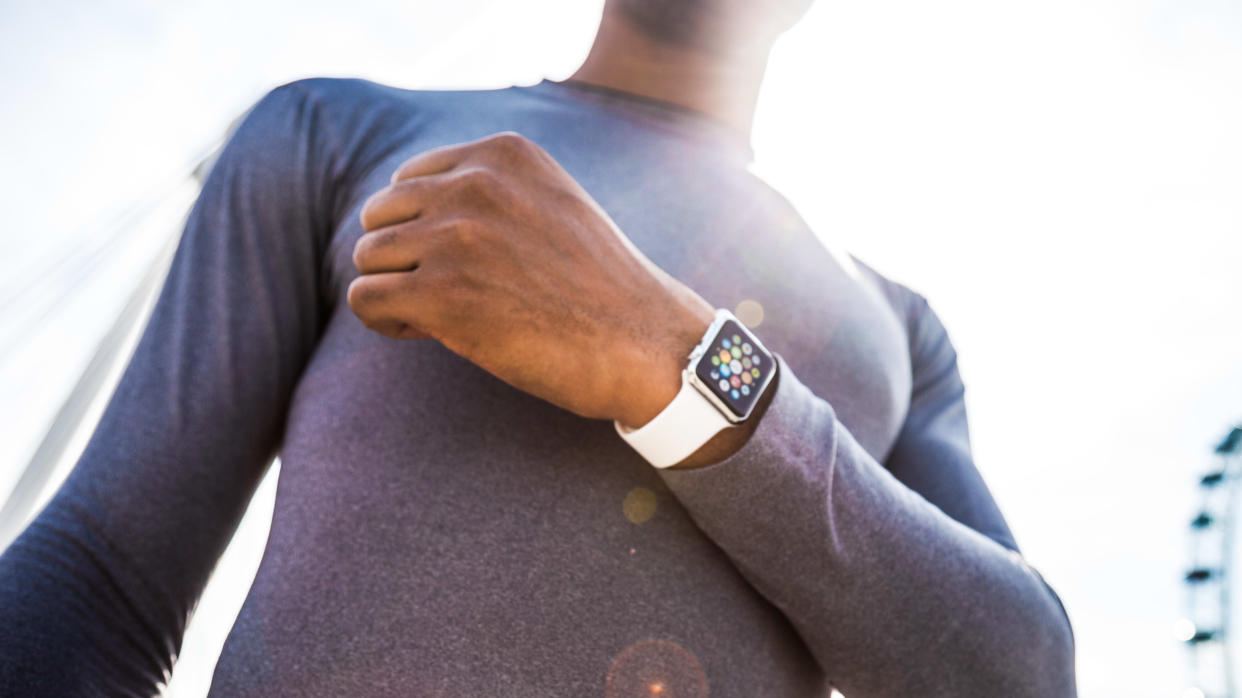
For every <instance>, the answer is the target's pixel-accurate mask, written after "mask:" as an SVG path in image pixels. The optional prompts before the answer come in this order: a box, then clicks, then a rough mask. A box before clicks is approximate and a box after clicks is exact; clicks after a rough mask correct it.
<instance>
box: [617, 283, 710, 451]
mask: <svg viewBox="0 0 1242 698" xmlns="http://www.w3.org/2000/svg"><path fill="white" fill-rule="evenodd" d="M691 294H692V295H693V298H691V299H687V301H685V302H682V303H680V304H678V311H677V312H675V313H667V314H665V315H664V317H665V318H667V319H668V321H669V322H668V323H667V324H665V325H664V326H663V327H662V329H660V330H658V331H655V332H652V333H651V334H650V335H649V336H648V339H649V340H650V341H649V342H646V343H644V346H643V348H642V349H641V350H639V351H637V352H635V353H634V355H633V356H632V357H631V358H630V359H629V360H628V361H627V362H626V364H625V365H626V366H628V367H629V368H627V369H626V370H623V371H622V372H621V375H620V386H619V388H618V390H616V391H614V393H613V394H614V395H615V396H617V406H618V409H617V414H616V416H615V417H614V419H616V421H618V422H620V423H621V424H622V425H624V426H626V427H629V428H632V429H636V428H638V427H641V426H642V425H644V424H646V423H647V422H649V421H651V420H652V419H654V418H655V416H656V415H658V414H660V412H661V411H663V410H664V408H665V407H667V406H668V404H669V403H670V402H672V401H673V398H674V397H676V396H677V392H678V391H679V390H681V383H682V371H684V370H685V368H686V365H687V363H688V361H689V359H688V356H689V354H690V351H691V350H692V349H694V347H695V346H697V345H698V343H699V342H700V341H701V340H702V339H703V333H704V332H706V331H707V327H708V326H709V325H711V323H712V320H713V319H714V318H715V309H714V308H713V307H712V306H711V304H710V303H708V302H707V301H705V300H703V298H702V297H700V296H698V294H693V292H691Z"/></svg>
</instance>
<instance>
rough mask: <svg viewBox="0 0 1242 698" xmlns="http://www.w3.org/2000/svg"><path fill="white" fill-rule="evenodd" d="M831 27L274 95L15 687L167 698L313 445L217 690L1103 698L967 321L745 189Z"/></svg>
mask: <svg viewBox="0 0 1242 698" xmlns="http://www.w3.org/2000/svg"><path fill="white" fill-rule="evenodd" d="M804 5H805V0H784V1H782V2H757V1H756V0H696V1H694V2H688V1H687V0H609V1H608V2H607V3H606V6H605V11H604V15H603V21H602V23H601V27H600V32H599V35H598V38H597V40H596V42H595V44H594V47H593V49H592V51H591V53H590V56H589V57H588V59H587V60H586V62H585V63H584V65H583V66H582V68H581V69H580V70H579V71H578V72H577V73H576V74H575V75H574V77H573V78H572V79H570V80H568V81H565V82H552V81H544V82H542V83H539V84H538V85H534V86H529V87H513V88H508V89H503V90H494V91H476V92H465V91H462V92H415V91H407V90H400V89H395V88H391V87H387V86H383V85H377V84H374V83H370V82H366V81H361V80H332V79H313V80H302V81H298V82H294V83H290V84H288V85H284V86H282V87H280V88H277V89H275V90H273V91H272V92H271V93H270V94H268V95H267V96H266V97H264V98H263V99H262V100H261V101H260V102H259V103H258V104H256V106H255V107H254V108H253V109H252V110H251V111H250V113H249V114H248V115H247V116H246V118H245V119H244V121H243V122H242V123H241V125H240V126H239V127H238V128H237V130H236V131H235V132H234V133H233V134H232V136H231V138H230V140H229V142H228V144H227V145H226V147H225V148H224V150H223V152H222V153H221V155H220V158H219V160H218V162H217V163H216V165H215V166H214V168H213V170H212V172H211V174H210V176H209V177H208V179H207V181H206V182H205V185H204V188H203V191H202V194H201V196H200V197H199V199H198V201H197V203H196V205H195V206H194V208H193V210H192V212H191V215H190V217H189V219H188V221H187V223H186V227H185V231H184V235H183V239H182V241H181V244H180V247H179V249H178V252H177V255H176V258H175V259H174V262H173V266H172V269H171V272H170V276H169V278H168V281H167V283H166V285H165V288H164V290H163V293H162V295H161V296H160V299H159V302H158V304H157V306H156V308H155V311H154V314H153V316H152V319H151V321H150V324H149V326H148V328H147V330H146V332H145V334H144V336H143V338H142V341H141V343H140V345H139V347H138V349H137V352H136V354H135V356H134V358H133V360H132V361H131V363H130V366H129V368H128V370H127V371H126V373H125V375H124V377H123V379H122V381H121V383H120V386H119V388H118V389H117V392H116V394H115V395H114V396H113V398H112V400H111V402H110V404H109V406H108V409H107V411H106V413H105V415H104V417H103V420H102V422H101V423H100V425H99V427H98V429H97V430H96V432H95V434H94V436H93V438H92V439H91V441H90V444H89V445H88V447H87V449H86V451H85V452H84V454H83V455H82V457H81V460H80V462H79V463H78V465H77V467H76V468H75V470H74V472H73V474H72V475H71V476H70V477H69V479H68V480H67V481H66V483H65V484H64V486H63V487H62V488H61V490H60V491H59V492H58V493H57V495H56V497H55V498H54V499H53V500H52V502H51V503H50V504H49V506H48V507H47V508H46V509H45V510H44V511H43V512H42V513H41V514H40V515H39V516H38V518H37V519H36V520H35V521H34V522H33V523H32V524H31V526H30V527H29V528H28V529H27V530H26V531H25V532H24V533H23V535H22V536H21V537H20V538H19V539H18V540H17V542H15V543H14V544H13V546H12V547H11V548H10V549H9V550H8V551H6V552H5V553H4V556H3V557H2V558H0V625H2V626H3V627H4V628H5V633H4V635H3V639H0V692H3V693H4V694H5V695H10V694H11V695H79V696H80V695H130V694H143V695H148V694H151V693H153V692H155V691H157V686H158V685H159V684H160V683H161V682H162V681H163V680H165V678H166V677H167V675H168V672H169V671H170V670H171V667H172V662H173V659H174V658H175V656H176V654H177V651H178V647H179V643H180V639H181V634H182V631H183V630H184V627H185V623H186V620H187V618H188V616H189V615H190V613H191V612H192V610H193V607H194V604H195V602H196V599H197V598H198V596H199V594H200V592H201V591H202V588H203V585H204V584H205V582H206V580H207V578H208V575H209V573H210V571H211V569H212V566H213V565H214V564H215V561H216V559H217V557H218V556H219V554H220V553H221V551H222V550H223V548H224V547H225V545H226V543H227V542H228V540H229V537H230V534H231V533H232V531H233V530H234V527H235V525H236V523H237V521H238V518H239V517H240V516H241V513H242V511H243V510H244V509H245V507H246V504H247V501H248V499H249V496H250V494H251V493H252V491H253V489H254V487H255V485H256V483H257V482H258V481H259V479H260V478H261V476H262V475H263V472H264V469H265V467H266V465H267V464H268V463H269V461H270V460H271V458H272V457H273V456H274V455H276V454H277V453H278V452H279V454H280V456H281V459H282V463H283V466H282V471H281V480H280V484H279V489H278V494H277V501H276V509H275V515H274V520H273V523H272V530H271V536H270V540H269V542H268V546H267V551H266V554H265V556H264V559H263V563H262V565H261V567H260V569H259V572H258V575H257V578H256V580H255V583H254V586H253V588H252V590H251V592H250V595H249V597H248V599H247V601H246V603H245V605H244V607H243V609H242V611H241V614H240V616H239V618H238V619H237V622H236V624H235V626H234V628H233V631H232V634H231V635H230V636H229V639H228V641H227V643H226V645H225V648H224V651H223V654H222V656H221V658H220V661H219V664H218V667H217V670H216V674H215V678H214V681H213V685H212V695H218V696H240V695H262V696H285V695H288V696H388V695H399V696H445V697H457V696H521V697H525V696H599V695H605V696H639V695H642V696H651V695H665V696H707V695H711V696H719V697H726V696H738V697H754V696H782V697H783V696H790V697H797V696H823V695H825V694H826V693H827V691H828V688H829V687H830V686H835V687H837V688H839V689H840V690H841V691H842V692H844V693H845V694H846V695H848V696H850V697H851V698H866V697H875V696H988V697H998V696H1006V697H1008V696H1072V695H1074V692H1075V688H1074V679H1073V641H1072V635H1071V631H1070V627H1069V623H1068V620H1067V619H1066V617H1065V615H1064V611H1063V609H1062V608H1061V606H1060V603H1059V601H1058V600H1057V598H1056V596H1055V595H1054V594H1053V592H1052V591H1051V590H1050V589H1049V588H1048V587H1047V586H1046V585H1045V583H1044V581H1043V580H1042V579H1041V577H1040V576H1039V575H1038V574H1037V573H1036V572H1035V571H1034V570H1032V569H1031V568H1030V567H1028V566H1027V565H1026V563H1025V562H1024V561H1023V559H1022V557H1021V556H1020V555H1019V553H1018V552H1017V548H1016V546H1015V544H1014V541H1013V538H1012V536H1011V534H1010V532H1009V530H1008V528H1007V527H1006V525H1005V522H1004V520H1003V518H1002V517H1001V515H1000V513H999V512H998V510H997V509H996V507H995V505H994V503H993V501H992V499H991V497H990V496H989V494H988V492H987V489H986V487H985V486H984V484H983V482H982V480H981V479H980V477H979V475H978V472H977V471H976V469H975V467H974V465H973V463H972V460H971V456H970V450H969V443H968V437H967V426H966V419H965V411H964V405H963V388H962V384H961V381H960V379H959V377H958V372H957V368H956V358H955V354H954V351H953V348H952V345H951V344H950V343H949V340H948V337H947V335H946V333H945V330H944V328H943V326H942V325H941V324H940V323H939V321H938V320H937V318H936V316H935V314H934V313H933V312H932V311H931V309H930V308H929V307H928V305H927V304H926V301H925V300H924V299H923V298H922V297H921V296H919V295H917V294H915V293H914V292H912V291H910V290H908V289H907V288H905V287H903V286H901V285H899V284H897V283H894V282H892V281H889V280H887V279H885V278H884V277H882V276H880V275H879V274H877V273H876V272H874V271H872V270H871V269H869V268H868V267H866V266H864V265H862V264H861V263H858V262H856V261H854V260H852V259H850V258H848V257H838V256H834V255H832V254H829V253H828V252H827V251H826V250H825V249H824V247H823V246H822V245H821V244H820V243H819V242H818V241H817V238H816V237H815V236H814V234H813V233H812V232H811V231H809V230H808V229H807V228H806V226H805V224H804V223H803V222H802V221H801V220H800V219H799V218H798V216H797V215H796V214H795V213H794V211H793V210H792V209H791V208H790V206H789V205H788V204H787V203H786V202H785V201H784V200H783V199H782V198H781V197H780V196H779V195H777V194H776V193H775V192H773V191H771V190H770V189H767V188H766V187H765V186H764V185H763V184H762V183H761V182H759V181H758V180H756V179H755V178H754V177H752V176H751V175H749V174H748V173H747V172H746V170H745V166H746V164H747V162H748V161H749V159H750V148H749V136H748V134H749V128H750V122H751V113H752V110H753V107H754V103H755V97H756V94H757V92H758V89H759V84H760V80H761V78H762V75H763V71H764V64H765V60H766V56H767V52H768V49H769V48H770V46H771V44H772V42H773V41H774V39H775V38H776V36H777V35H778V34H779V33H780V32H781V31H783V30H784V29H785V28H787V27H788V26H790V25H791V24H792V23H793V22H794V21H796V20H797V18H798V17H799V16H800V15H801V13H802V11H803V10H804V9H805V7H804ZM519 134H520V135H519ZM716 309H722V310H723V311H729V310H736V311H737V315H739V316H740V317H739V318H738V319H740V320H741V321H742V322H740V323H735V324H731V325H724V326H723V327H726V328H729V329H726V330H723V331H721V329H720V328H721V327H722V325H720V323H719V322H718V321H717V319H718V318H720V319H721V321H724V320H729V319H730V318H729V316H728V314H727V313H725V312H717V311H716ZM743 335H744V336H743ZM410 340H416V341H410ZM700 345H701V346H700ZM696 347H698V348H700V349H701V350H700V351H692V350H695V349H696ZM709 352H710V353H709ZM690 355H693V358H692V359H688V358H687V357H688V356H690ZM764 357H766V359H765V358H764ZM690 361H694V362H695V363H694V364H693V366H692V369H693V370H694V371H696V373H695V375H696V376H697V378H698V381H697V382H698V383H699V385H696V381H694V380H690V379H689V378H683V373H682V371H683V369H687V368H688V367H691V364H690ZM742 362H747V363H745V364H744V365H743V363H742ZM744 376H748V377H749V380H746V381H743V380H741V378H742V377H744ZM718 383H719V384H720V385H717V384H718ZM742 387H745V388H747V392H746V393H745V395H743V394H742V391H741V388H742ZM653 466H655V467H653ZM670 466H671V467H670Z"/></svg>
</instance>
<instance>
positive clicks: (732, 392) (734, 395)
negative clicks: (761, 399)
mask: <svg viewBox="0 0 1242 698" xmlns="http://www.w3.org/2000/svg"><path fill="white" fill-rule="evenodd" d="M729 395H730V396H732V397H733V399H734V400H736V399H737V398H738V393H737V391H736V390H730V391H729Z"/></svg>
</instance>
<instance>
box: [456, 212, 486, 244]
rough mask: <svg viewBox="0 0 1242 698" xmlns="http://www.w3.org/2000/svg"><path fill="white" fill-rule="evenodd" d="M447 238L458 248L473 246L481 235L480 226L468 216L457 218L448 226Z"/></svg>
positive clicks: (477, 242) (478, 241)
mask: <svg viewBox="0 0 1242 698" xmlns="http://www.w3.org/2000/svg"><path fill="white" fill-rule="evenodd" d="M448 229H449V230H448V235H449V239H450V240H451V241H452V242H453V244H454V245H455V246H456V247H458V248H466V249H470V248H474V247H477V246H478V245H479V243H480V242H481V239H482V236H483V230H482V226H480V225H479V223H478V222H476V221H474V220H473V219H470V218H459V219H457V220H455V221H453V222H452V223H451V224H449V226H448Z"/></svg>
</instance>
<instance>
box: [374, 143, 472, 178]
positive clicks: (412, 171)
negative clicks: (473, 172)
mask: <svg viewBox="0 0 1242 698" xmlns="http://www.w3.org/2000/svg"><path fill="white" fill-rule="evenodd" d="M469 146H470V144H469V143H454V144H452V145H442V146H440V147H438V148H432V149H431V150H425V151H423V152H421V153H419V154H418V155H415V156H414V157H412V158H410V159H409V160H406V161H405V162H403V163H401V166H400V167H398V168H397V169H396V171H394V172H393V173H392V177H391V178H390V180H389V181H391V182H392V183H393V184H396V183H397V182H400V181H404V180H407V179H410V178H411V177H424V176H426V175H431V174H440V173H441V172H448V171H449V170H451V169H453V168H454V167H456V166H457V165H458V164H459V163H460V162H461V161H462V160H464V159H465V156H466V152H467V150H468V149H469Z"/></svg>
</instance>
